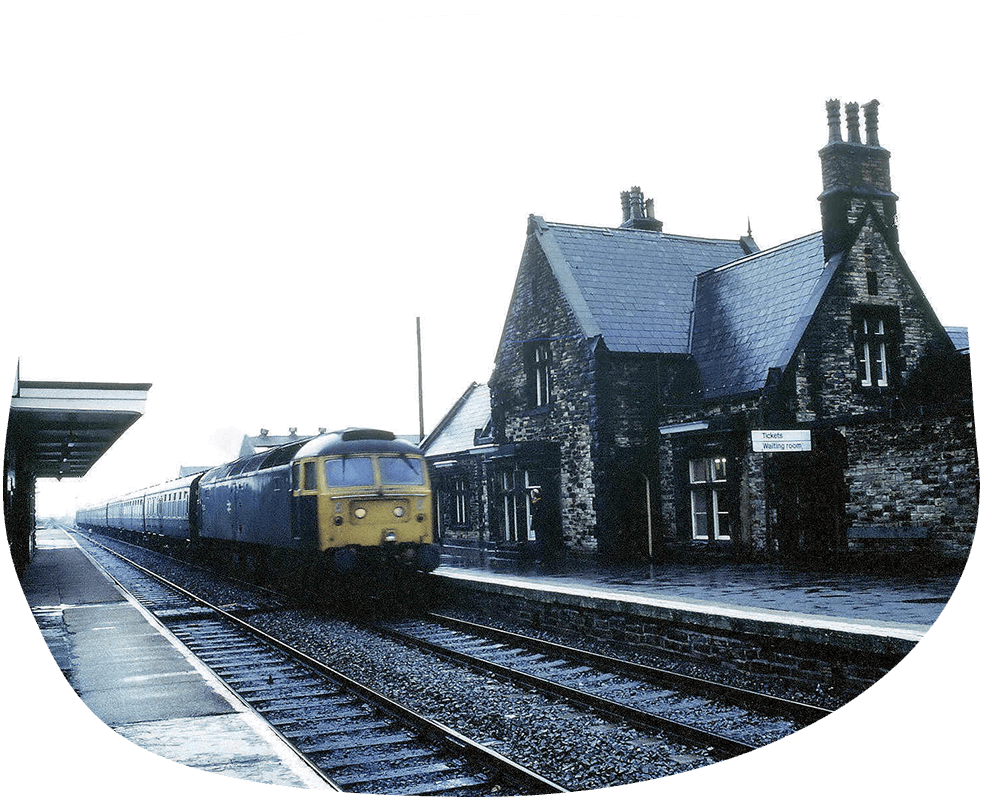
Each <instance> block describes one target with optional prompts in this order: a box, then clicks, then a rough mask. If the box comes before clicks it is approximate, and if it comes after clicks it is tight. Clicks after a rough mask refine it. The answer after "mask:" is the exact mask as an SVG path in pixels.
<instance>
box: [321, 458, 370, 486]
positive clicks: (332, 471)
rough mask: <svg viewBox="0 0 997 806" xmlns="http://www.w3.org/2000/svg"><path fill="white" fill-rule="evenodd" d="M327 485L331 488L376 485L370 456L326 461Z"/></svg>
mask: <svg viewBox="0 0 997 806" xmlns="http://www.w3.org/2000/svg"><path fill="white" fill-rule="evenodd" d="M325 483H326V484H327V485H328V486H329V487H371V486H373V484H374V465H373V464H372V462H371V460H370V457H369V456H336V457H334V458H332V459H326V460H325Z"/></svg>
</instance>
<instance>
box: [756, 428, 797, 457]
mask: <svg viewBox="0 0 997 806" xmlns="http://www.w3.org/2000/svg"><path fill="white" fill-rule="evenodd" d="M751 449H752V450H753V451H755V452H756V453H761V452H765V453H787V452H797V453H798V452H800V451H809V450H810V432H809V431H780V430H777V429H772V430H770V431H752V432H751Z"/></svg>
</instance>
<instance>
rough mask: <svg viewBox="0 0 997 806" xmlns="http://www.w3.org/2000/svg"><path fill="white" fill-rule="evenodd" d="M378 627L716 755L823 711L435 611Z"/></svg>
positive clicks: (742, 748) (759, 742)
mask: <svg viewBox="0 0 997 806" xmlns="http://www.w3.org/2000/svg"><path fill="white" fill-rule="evenodd" d="M378 629H379V630H381V631H382V632H383V633H384V634H385V635H388V636H390V637H393V638H395V639H397V640H401V641H404V642H406V643H408V644H409V645H411V646H416V647H419V648H421V649H424V650H426V651H429V652H432V653H434V654H436V655H439V656H442V657H446V658H448V659H449V660H452V661H455V662H457V663H460V664H462V665H465V666H467V667H470V668H474V669H478V670H482V671H486V672H488V673H491V674H494V675H497V676H500V677H503V678H506V679H509V680H514V681H516V682H518V683H520V684H524V685H527V686H529V687H531V688H536V689H539V690H542V691H547V692H550V693H552V694H555V695H556V696H559V697H563V698H565V699H567V700H569V701H571V702H574V703H577V704H579V705H582V706H584V707H588V708H592V709H595V710H597V711H599V712H601V713H603V714H606V715H608V716H609V717H611V718H615V719H622V720H626V721H627V722H630V723H632V724H636V725H640V726H642V727H644V728H649V729H652V730H660V731H663V732H665V733H667V734H669V735H671V736H673V737H675V738H677V739H680V740H682V741H685V742H690V743H694V744H697V745H700V746H703V747H709V748H711V749H712V752H713V753H715V754H716V755H718V756H720V757H731V756H736V755H740V754H742V753H745V752H748V751H750V750H754V749H756V748H758V747H761V746H763V745H765V744H768V743H769V742H772V741H775V740H776V739H779V738H782V737H783V736H786V735H788V734H789V733H792V732H794V731H795V730H797V729H799V728H800V727H803V726H805V725H808V724H811V723H813V722H816V721H817V720H818V719H820V718H822V717H823V716H826V715H827V714H828V713H830V711H828V710H827V709H824V708H820V707H817V706H812V705H808V704H805V703H798V702H793V701H790V700H785V699H781V698H778V697H773V696H770V695H766V694H762V693H759V692H754V691H750V690H747V689H741V688H736V687H732V686H728V685H723V684H719V683H715V682H713V681H708V680H703V679H699V678H693V677H689V676H687V675H681V674H678V673H675V672H671V671H668V670H664V669H658V668H655V667H650V666H645V665H642V664H637V663H632V662H629V661H625V660H622V659H619V658H613V657H608V656H605V655H599V654H597V653H594V652H589V651H586V650H581V649H577V648H575V647H569V646H564V645H561V644H555V643H551V642H549V641H543V640H540V639H536V638H532V637H529V636H525V635H520V634H517V633H512V632H508V631H505V630H500V629H496V628H493V627H488V626H485V625H482V624H475V623H472V622H468V621H462V620H459V619H454V618H450V617H447V616H443V615H439V614H430V616H429V617H428V618H426V619H420V620H406V621H401V622H394V623H390V624H380V625H378Z"/></svg>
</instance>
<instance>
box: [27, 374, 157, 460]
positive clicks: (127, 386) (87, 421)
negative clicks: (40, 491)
mask: <svg viewBox="0 0 997 806" xmlns="http://www.w3.org/2000/svg"><path fill="white" fill-rule="evenodd" d="M150 387H151V384H148V383H75V382H58V381H23V380H20V379H17V380H16V381H15V384H14V393H13V395H12V396H11V400H10V421H9V423H8V431H7V433H8V440H9V441H13V442H14V443H15V444H16V450H17V453H18V454H19V457H18V458H19V464H20V465H21V469H22V471H25V472H27V473H30V474H32V475H34V476H35V477H36V478H54V479H58V478H77V477H80V476H82V475H84V474H85V473H86V472H87V471H88V470H89V469H90V468H91V467H93V465H94V463H95V462H96V461H97V460H98V459H99V458H100V457H101V456H103V455H104V453H105V452H106V451H107V449H108V448H110V447H111V445H113V444H114V442H115V440H117V439H118V437H120V436H121V435H122V434H123V433H124V432H125V431H126V430H127V429H128V427H129V426H130V425H132V423H134V422H135V421H136V420H137V419H138V418H139V417H141V416H142V414H143V413H144V412H145V403H146V398H147V396H148V392H149V389H150Z"/></svg>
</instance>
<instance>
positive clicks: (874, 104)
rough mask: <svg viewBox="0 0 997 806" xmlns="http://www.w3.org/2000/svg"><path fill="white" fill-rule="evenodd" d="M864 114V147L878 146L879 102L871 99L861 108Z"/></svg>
mask: <svg viewBox="0 0 997 806" xmlns="http://www.w3.org/2000/svg"><path fill="white" fill-rule="evenodd" d="M862 111H863V112H865V142H866V145H870V146H878V145H879V101H877V100H876V99H875V98H873V99H872V100H871V101H869V103H867V104H866V105H865V106H863V107H862Z"/></svg>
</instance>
